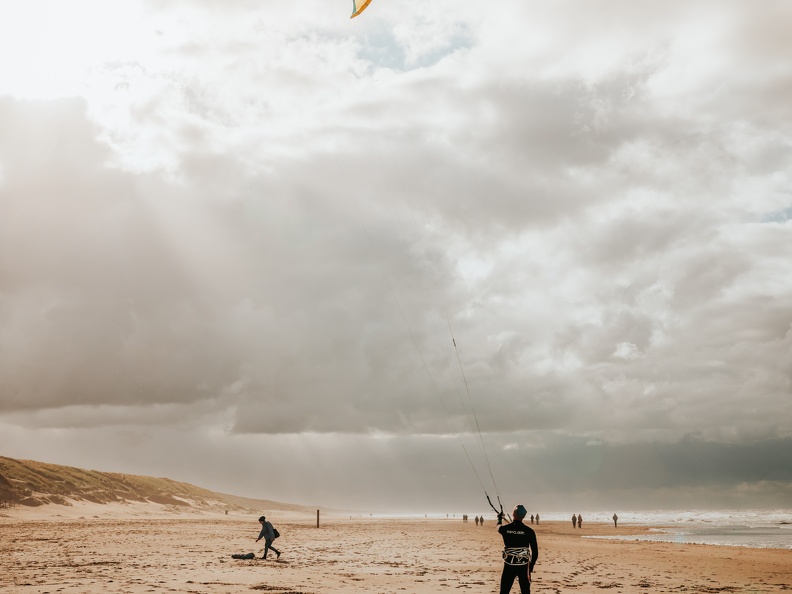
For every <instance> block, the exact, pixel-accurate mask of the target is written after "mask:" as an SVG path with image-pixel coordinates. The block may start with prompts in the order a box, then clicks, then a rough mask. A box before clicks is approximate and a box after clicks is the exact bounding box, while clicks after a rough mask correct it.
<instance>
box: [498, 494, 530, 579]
mask: <svg viewBox="0 0 792 594" xmlns="http://www.w3.org/2000/svg"><path fill="white" fill-rule="evenodd" d="M527 513H528V512H527V511H526V510H525V507H523V506H522V505H518V506H516V507H515V508H514V510H513V511H512V517H513V518H514V521H513V522H511V523H510V524H506V525H505V526H503V525H502V524H503V512H500V513H499V514H498V532H499V533H500V535H501V536H502V537H503V572H502V573H501V585H500V594H509V592H510V591H511V588H512V585H513V584H514V578H517V580H518V581H519V584H520V594H530V592H531V572H532V571H533V568H534V565H536V559H537V558H538V557H539V547H538V545H537V544H536V532H534V530H533V528H530V527H528V526H526V525H525V524H523V518H525V515H526V514H527Z"/></svg>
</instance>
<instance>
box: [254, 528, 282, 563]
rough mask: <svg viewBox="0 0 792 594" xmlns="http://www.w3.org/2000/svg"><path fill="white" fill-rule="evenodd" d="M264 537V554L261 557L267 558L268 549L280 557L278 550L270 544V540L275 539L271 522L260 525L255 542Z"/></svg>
mask: <svg viewBox="0 0 792 594" xmlns="http://www.w3.org/2000/svg"><path fill="white" fill-rule="evenodd" d="M262 538H263V539H264V555H263V556H262V557H261V558H262V559H266V558H267V553H268V552H269V550H270V549H272V550H273V551H275V553H276V554H277V555H278V557H280V551H279V550H278V549H276V548H275V547H273V546H272V541H273V540H275V532H273V530H272V524H270V523H269V522H264V523H263V524H262V526H261V532H260V533H259V535H258V538H257V539H256V542H258V541H260V540H261V539H262Z"/></svg>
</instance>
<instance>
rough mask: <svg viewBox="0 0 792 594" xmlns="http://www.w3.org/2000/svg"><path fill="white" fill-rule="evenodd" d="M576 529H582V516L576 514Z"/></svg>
mask: <svg viewBox="0 0 792 594" xmlns="http://www.w3.org/2000/svg"><path fill="white" fill-rule="evenodd" d="M578 528H583V516H581V515H580V514H578Z"/></svg>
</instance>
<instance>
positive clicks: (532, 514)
mask: <svg viewBox="0 0 792 594" xmlns="http://www.w3.org/2000/svg"><path fill="white" fill-rule="evenodd" d="M531 524H533V514H531Z"/></svg>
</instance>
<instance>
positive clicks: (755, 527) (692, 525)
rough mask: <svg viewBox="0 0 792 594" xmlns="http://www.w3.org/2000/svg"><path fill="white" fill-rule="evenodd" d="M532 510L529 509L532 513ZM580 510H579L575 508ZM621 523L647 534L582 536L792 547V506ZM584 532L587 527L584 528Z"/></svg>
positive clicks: (598, 518)
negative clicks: (640, 527)
mask: <svg viewBox="0 0 792 594" xmlns="http://www.w3.org/2000/svg"><path fill="white" fill-rule="evenodd" d="M532 511H533V510H529V513H531V512H532ZM576 513H577V510H576ZM579 513H580V514H581V515H582V516H583V526H584V527H585V525H586V522H597V523H606V524H610V525H611V526H612V525H613V520H612V519H611V518H612V516H613V512H612V511H610V512H602V511H596V512H595V511H588V512H587V511H585V510H583V511H580V512H579ZM616 513H617V515H618V516H619V526H628V525H640V526H650V527H654V526H656V528H650V532H649V533H648V534H644V535H632V536H626V535H624V536H622V535H619V534H614V535H613V536H583V538H602V539H614V540H648V541H656V542H676V543H690V544H708V545H720V546H730V547H749V548H757V549H792V509H781V510H778V509H777V510H719V511H703V510H692V511H660V510H658V511H642V512H626V511H619V510H616ZM374 515H375V516H377V517H392V518H398V517H405V518H416V517H421V516H417V515H413V514H404V515H399V514H397V515H378V514H374ZM540 516H541V518H542V521H550V522H571V520H572V512H571V511H570V512H568V513H567V512H564V513H559V512H547V513H541V510H540ZM425 517H428V518H445V517H446V515H445V514H428V515H426V516H425ZM447 517H448V518H449V519H453V520H457V519H458V518H461V517H462V514H459V513H457V514H449V515H448V516H447ZM485 518H486V520H487V522H493V521H494V520H493V518H494V514H493V513H487V514H486V515H485ZM584 534H585V528H584Z"/></svg>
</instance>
